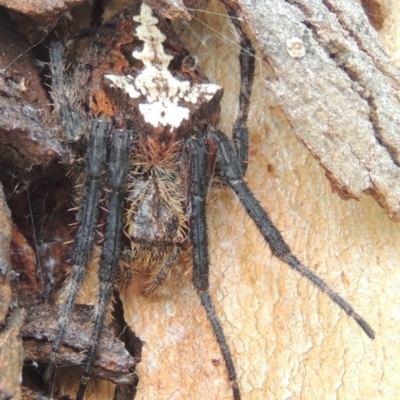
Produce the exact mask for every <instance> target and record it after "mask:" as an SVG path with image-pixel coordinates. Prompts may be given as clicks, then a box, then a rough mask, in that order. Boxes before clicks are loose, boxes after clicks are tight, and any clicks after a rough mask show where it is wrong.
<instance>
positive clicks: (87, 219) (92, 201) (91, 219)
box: [45, 121, 109, 392]
mask: <svg viewBox="0 0 400 400" xmlns="http://www.w3.org/2000/svg"><path fill="white" fill-rule="evenodd" d="M108 131H109V124H108V123H107V122H105V121H94V122H93V125H92V129H91V131H90V134H89V145H88V148H87V152H86V170H87V177H86V182H85V188H84V196H83V201H82V206H81V207H82V213H81V220H80V222H79V227H78V231H77V234H76V240H75V249H74V253H73V256H72V265H73V266H72V274H71V278H70V279H71V280H70V283H69V286H70V290H69V292H68V297H67V300H66V302H65V304H63V305H62V306H61V308H60V318H59V331H58V333H57V336H56V338H55V339H54V341H53V343H52V349H51V355H50V361H49V364H48V366H47V369H46V372H45V380H46V382H47V385H48V389H49V390H51V389H52V388H51V386H52V382H53V380H54V379H53V378H54V373H55V369H56V357H57V353H58V351H59V349H60V345H61V342H62V340H63V337H64V335H65V331H66V327H67V324H68V322H69V320H70V317H71V313H72V309H73V307H74V304H75V299H76V296H77V294H78V291H79V288H80V287H81V285H82V281H83V278H84V275H85V269H86V266H87V264H88V262H89V258H90V255H91V253H92V249H93V242H94V235H95V227H96V225H97V219H98V213H99V211H98V205H99V201H100V196H101V182H102V178H101V175H102V172H103V169H104V165H105V161H106V149H107V135H108ZM51 391H52V390H51ZM51 391H50V392H51Z"/></svg>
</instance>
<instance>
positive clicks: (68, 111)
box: [49, 42, 83, 143]
mask: <svg viewBox="0 0 400 400" xmlns="http://www.w3.org/2000/svg"><path fill="white" fill-rule="evenodd" d="M49 52H50V71H51V80H52V97H53V100H54V104H55V106H56V108H58V109H59V110H58V111H59V115H60V122H61V125H62V127H63V133H64V135H65V138H66V139H67V141H68V142H69V143H71V142H76V141H78V140H79V139H80V137H81V136H82V127H83V121H82V118H81V116H80V115H79V113H78V112H76V111H75V110H74V108H73V107H72V105H71V102H70V99H69V98H68V96H67V92H66V90H65V88H66V87H67V85H66V84H65V75H64V69H65V55H64V54H65V48H64V45H63V43H62V42H54V43H52V44H51V45H50V49H49Z"/></svg>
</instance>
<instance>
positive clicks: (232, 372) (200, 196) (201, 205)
mask: <svg viewBox="0 0 400 400" xmlns="http://www.w3.org/2000/svg"><path fill="white" fill-rule="evenodd" d="M188 143H189V147H190V150H191V155H192V157H191V160H192V166H191V174H190V177H191V181H192V187H191V193H190V200H191V204H192V210H191V211H192V212H191V218H190V239H191V241H192V243H193V277H192V279H193V286H194V287H195V289H196V290H197V293H198V294H199V297H200V300H201V304H202V306H203V307H204V309H205V310H206V314H207V318H208V320H209V321H210V324H211V326H212V329H213V331H214V334H215V336H216V338H217V341H218V344H219V347H220V349H221V353H222V355H223V357H224V361H225V365H226V368H227V370H228V376H229V380H230V381H231V384H232V390H233V398H234V399H235V400H240V391H239V383H238V381H237V376H236V369H235V364H234V362H233V359H232V354H231V351H230V349H229V345H228V342H227V340H226V338H225V335H224V331H223V328H222V326H221V323H220V321H219V319H218V317H217V313H216V312H215V308H214V305H213V303H212V301H211V297H210V294H209V293H208V288H209V278H208V272H209V258H208V239H207V221H206V199H207V191H208V181H209V177H208V174H207V150H206V146H205V144H204V139H199V140H196V139H190V140H189V142H188Z"/></svg>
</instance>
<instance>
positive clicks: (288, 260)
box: [209, 131, 375, 339]
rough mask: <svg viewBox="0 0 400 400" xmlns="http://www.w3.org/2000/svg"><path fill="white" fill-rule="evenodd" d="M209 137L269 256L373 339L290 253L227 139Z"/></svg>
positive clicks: (347, 307) (215, 134)
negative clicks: (304, 281) (245, 178)
mask: <svg viewBox="0 0 400 400" xmlns="http://www.w3.org/2000/svg"><path fill="white" fill-rule="evenodd" d="M209 136H210V137H211V139H212V140H214V142H215V143H216V145H217V147H218V150H219V153H220V164H221V165H220V166H221V172H222V175H223V176H224V177H225V179H226V180H227V182H228V185H229V186H230V187H231V189H232V190H233V191H234V192H235V193H236V195H237V196H238V198H239V200H240V202H241V203H242V205H243V207H244V208H245V210H246V212H247V213H248V215H249V216H250V218H251V219H252V220H253V222H254V223H255V224H256V226H257V228H258V229H259V231H260V232H261V234H262V235H263V237H264V239H265V241H266V242H267V243H268V245H269V247H270V249H271V251H272V253H273V254H274V255H275V256H276V257H277V258H279V259H280V260H281V261H283V262H284V263H285V264H287V265H288V266H289V267H290V268H292V269H294V270H296V271H298V272H299V273H300V274H301V275H303V276H304V277H305V278H307V279H308V280H310V281H311V282H312V283H314V285H316V286H317V287H318V288H319V289H320V290H321V291H322V292H324V293H326V294H327V295H328V296H329V297H330V298H331V300H332V301H333V302H334V303H336V304H337V305H338V306H339V307H340V308H341V309H342V310H343V311H344V312H346V314H348V315H349V316H350V317H352V318H353V319H354V320H355V321H356V322H357V323H358V324H359V325H360V327H361V328H362V329H363V331H364V332H365V334H366V335H367V336H368V337H369V338H370V339H374V338H375V333H374V331H373V329H372V328H371V327H370V326H369V324H368V323H367V322H366V321H365V320H364V319H363V318H362V317H361V316H360V315H359V314H358V313H356V311H355V310H354V309H353V307H352V306H351V305H350V304H349V303H348V302H347V301H346V300H344V299H343V298H342V297H341V296H339V295H338V294H337V293H336V292H335V291H333V290H332V289H331V288H330V287H329V286H328V285H327V284H326V283H325V282H324V281H323V280H322V279H321V278H320V277H318V276H317V275H316V274H314V273H313V272H312V271H311V270H309V269H308V268H307V267H306V266H304V265H303V264H302V263H301V262H300V261H299V260H298V259H297V258H296V257H295V256H294V255H293V254H292V252H291V250H290V248H289V245H288V244H287V243H286V242H285V240H284V239H283V237H282V235H281V234H280V232H279V231H278V229H277V228H276V227H275V225H274V224H273V222H272V221H271V219H270V218H269V216H268V214H267V212H266V211H265V210H264V209H263V208H262V207H261V205H260V203H259V202H258V201H257V200H256V198H255V197H254V195H253V193H251V191H250V189H249V188H248V186H247V185H246V183H245V182H244V180H243V174H242V172H241V168H240V162H239V160H238V158H237V156H236V154H235V151H234V150H233V148H232V146H231V144H230V143H229V139H228V138H227V137H226V136H225V135H224V134H223V133H222V132H219V131H212V132H210V133H209Z"/></svg>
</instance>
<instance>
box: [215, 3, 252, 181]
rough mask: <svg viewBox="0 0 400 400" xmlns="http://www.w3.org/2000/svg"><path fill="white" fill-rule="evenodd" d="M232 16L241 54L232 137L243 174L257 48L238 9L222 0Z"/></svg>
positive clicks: (247, 147) (247, 158)
mask: <svg viewBox="0 0 400 400" xmlns="http://www.w3.org/2000/svg"><path fill="white" fill-rule="evenodd" d="M222 2H223V3H224V5H225V7H226V9H227V11H228V15H229V17H230V18H231V22H232V24H233V26H234V28H235V31H236V34H237V35H238V38H239V46H240V54H239V65H240V94H239V110H238V115H237V117H236V121H235V124H234V126H233V131H232V139H233V143H234V145H235V148H236V153H237V157H238V159H239V161H240V165H241V167H242V171H243V175H245V174H246V169H247V164H248V162H249V133H248V128H247V115H248V112H249V106H250V97H251V92H252V90H253V78H254V69H255V61H256V59H255V50H254V48H253V46H252V45H251V41H250V39H249V38H248V37H247V35H246V33H245V32H244V31H243V29H242V27H241V25H240V17H239V15H238V13H237V12H236V10H235V9H234V8H233V7H232V5H231V4H229V3H228V2H227V1H222Z"/></svg>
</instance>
